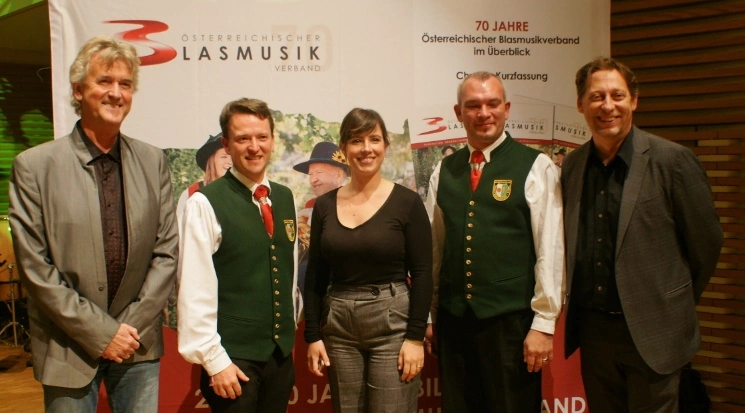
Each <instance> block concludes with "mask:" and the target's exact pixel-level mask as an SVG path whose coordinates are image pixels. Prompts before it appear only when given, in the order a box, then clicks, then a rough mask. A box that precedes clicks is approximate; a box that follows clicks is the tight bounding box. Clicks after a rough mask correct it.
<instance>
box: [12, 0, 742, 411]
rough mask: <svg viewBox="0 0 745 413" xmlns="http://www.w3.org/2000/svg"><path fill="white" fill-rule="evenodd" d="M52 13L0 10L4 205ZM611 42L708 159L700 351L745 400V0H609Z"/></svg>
mask: <svg viewBox="0 0 745 413" xmlns="http://www.w3.org/2000/svg"><path fill="white" fill-rule="evenodd" d="M48 24H49V23H48V14H47V5H46V2H42V3H39V4H36V5H34V6H30V7H27V8H25V9H22V10H20V11H13V12H11V13H9V14H8V15H4V16H2V17H0V214H7V193H8V176H9V172H10V163H11V162H12V159H13V157H14V156H15V155H16V154H17V153H19V152H20V151H22V150H24V149H26V148H28V147H31V146H34V145H36V144H38V143H40V142H43V141H45V140H49V139H52V137H53V133H52V124H51V121H52V114H51V112H52V105H51V80H50V78H51V76H50V73H49V66H50V56H49V55H50V52H49V27H48ZM578 24H583V23H582V22H578ZM611 54H612V56H613V57H615V58H618V59H619V60H621V61H623V62H624V63H626V64H627V65H629V66H630V67H631V68H632V69H634V70H635V72H636V73H637V76H638V78H639V81H640V85H641V97H640V99H639V107H638V109H637V111H636V114H635V123H636V124H637V125H638V126H639V127H642V128H644V129H647V130H650V131H653V132H655V133H657V134H659V135H661V136H664V137H666V138H668V139H671V140H673V141H676V142H678V143H680V144H682V145H685V146H688V147H690V148H691V149H692V150H693V151H694V152H695V153H696V154H697V155H698V156H699V158H700V159H701V161H702V162H703V164H704V166H705V167H706V169H707V172H708V176H709V179H710V182H711V185H712V188H713V191H714V197H715V201H716V206H717V210H718V212H719V215H720V217H721V223H722V227H723V229H724V232H725V243H724V248H723V249H722V256H721V258H720V261H719V264H718V266H717V271H716V274H715V276H714V278H713V279H712V281H711V283H710V285H709V286H708V288H707V290H706V292H705V293H704V297H703V299H702V301H701V303H700V305H699V306H698V310H699V318H700V320H701V326H702V334H703V344H702V347H701V350H700V351H699V353H698V354H697V356H696V357H695V358H694V360H693V362H694V367H696V368H697V369H698V370H699V371H701V372H702V375H703V378H704V380H705V383H706V385H707V388H708V390H709V393H710V395H711V397H712V401H713V406H712V407H713V411H715V412H743V411H745V93H743V92H745V1H743V0H612V1H611ZM62 132H65V131H62ZM40 167H42V166H40Z"/></svg>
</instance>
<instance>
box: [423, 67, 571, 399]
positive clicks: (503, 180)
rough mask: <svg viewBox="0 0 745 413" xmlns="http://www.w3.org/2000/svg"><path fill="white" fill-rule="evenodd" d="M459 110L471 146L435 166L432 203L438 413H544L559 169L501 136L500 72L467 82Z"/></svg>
mask: <svg viewBox="0 0 745 413" xmlns="http://www.w3.org/2000/svg"><path fill="white" fill-rule="evenodd" d="M454 109H455V114H456V116H457V117H458V120H459V121H461V122H462V123H463V127H464V129H465V130H466V133H467V139H468V145H467V146H466V147H464V148H462V149H460V150H458V151H456V152H455V153H454V154H452V155H450V156H447V157H445V158H443V160H442V162H441V163H440V164H439V165H437V166H436V167H435V170H434V172H433V173H432V176H431V178H430V186H429V195H428V198H427V209H428V211H429V213H430V218H431V220H432V240H433V245H434V266H433V271H434V274H433V276H434V280H435V289H434V299H433V305H432V319H433V321H434V324H433V325H432V326H430V328H429V329H428V334H427V341H428V343H427V345H428V346H431V345H432V344H433V343H432V341H434V340H435V339H436V342H437V348H438V351H437V353H438V358H439V364H440V376H441V378H440V380H441V383H442V411H443V413H456V412H457V413H463V412H468V413H484V412H514V413H530V412H535V413H539V412H540V411H541V374H540V371H541V369H542V368H543V367H544V366H545V365H546V364H547V363H549V362H550V361H551V359H552V358H553V333H554V327H555V324H556V319H557V318H558V316H559V311H560V309H561V298H562V294H563V291H562V290H563V288H564V274H563V270H564V232H563V226H562V218H561V217H562V202H561V189H560V186H559V170H558V168H557V167H556V165H554V163H553V161H552V160H551V158H550V157H548V156H547V155H545V154H543V153H541V152H540V151H538V150H536V149H532V148H529V147H527V146H525V145H522V144H520V143H518V142H516V141H515V140H513V139H512V137H510V135H509V134H508V133H507V132H505V130H504V126H505V122H506V120H507V118H508V116H509V112H510V102H509V101H507V98H506V94H505V91H504V86H503V85H502V82H501V80H500V79H499V78H498V77H497V76H495V75H494V74H491V73H487V72H478V73H473V74H471V75H469V76H468V77H467V78H466V79H465V80H463V82H462V83H461V84H460V85H459V87H458V103H457V104H456V105H455V107H454ZM432 327H436V328H432Z"/></svg>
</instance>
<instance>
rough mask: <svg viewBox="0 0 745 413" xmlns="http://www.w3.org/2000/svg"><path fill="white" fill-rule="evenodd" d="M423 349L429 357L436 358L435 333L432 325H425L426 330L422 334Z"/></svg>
mask: <svg viewBox="0 0 745 413" xmlns="http://www.w3.org/2000/svg"><path fill="white" fill-rule="evenodd" d="M424 348H425V349H426V350H427V353H429V355H430V356H433V357H437V332H436V331H435V325H434V324H432V323H430V324H427V330H426V331H425V332H424Z"/></svg>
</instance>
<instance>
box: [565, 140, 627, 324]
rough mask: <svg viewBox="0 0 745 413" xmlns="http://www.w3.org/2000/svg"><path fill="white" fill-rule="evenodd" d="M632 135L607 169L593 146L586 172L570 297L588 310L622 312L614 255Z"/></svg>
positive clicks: (622, 145)
mask: <svg viewBox="0 0 745 413" xmlns="http://www.w3.org/2000/svg"><path fill="white" fill-rule="evenodd" d="M632 133H633V132H632ZM632 133H629V135H628V136H626V138H625V139H624V142H623V143H622V144H621V147H620V148H619V150H618V153H617V154H616V156H615V157H614V158H613V159H612V160H611V161H610V162H609V163H608V165H605V164H603V162H602V161H601V159H600V158H599V157H598V156H597V151H596V149H595V147H594V144H593V147H592V150H591V152H590V156H589V158H588V160H587V166H586V168H585V175H584V179H585V182H584V185H583V187H582V200H581V205H580V219H579V233H578V234H577V235H578V244H577V260H576V266H575V271H574V276H573V280H574V281H573V283H572V292H571V293H572V300H575V303H577V304H578V305H579V306H580V307H583V308H585V309H588V310H596V311H602V312H607V313H612V314H616V313H621V312H622V308H621V300H620V298H619V296H618V287H617V285H616V274H615V254H616V238H617V235H618V215H619V212H620V210H621V196H622V194H623V185H624V182H625V181H626V177H627V176H628V172H629V169H630V168H631V160H632V157H633V153H634V147H633V140H632Z"/></svg>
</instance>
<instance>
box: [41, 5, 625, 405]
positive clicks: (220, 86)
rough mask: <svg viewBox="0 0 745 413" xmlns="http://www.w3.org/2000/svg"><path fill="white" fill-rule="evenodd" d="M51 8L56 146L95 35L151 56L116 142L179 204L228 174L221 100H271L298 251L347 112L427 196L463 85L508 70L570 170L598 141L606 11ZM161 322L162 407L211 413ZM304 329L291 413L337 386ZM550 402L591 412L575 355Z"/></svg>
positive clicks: (433, 383) (144, 58) (426, 388)
mask: <svg viewBox="0 0 745 413" xmlns="http://www.w3.org/2000/svg"><path fill="white" fill-rule="evenodd" d="M49 8H50V24H51V37H52V65H53V67H52V69H53V70H52V72H53V99H54V102H53V105H54V126H55V135H56V136H58V137H60V136H64V135H66V134H68V133H69V132H70V131H71V130H72V128H73V126H74V124H75V122H76V121H77V116H76V115H75V114H74V111H73V110H72V108H71V106H70V103H69V100H70V85H69V80H68V71H69V67H70V64H71V63H72V61H73V60H74V58H75V55H76V54H77V52H78V50H79V48H80V47H81V45H82V44H83V43H84V42H86V41H87V40H88V39H90V38H91V37H93V36H96V35H100V34H106V35H112V36H115V37H117V38H119V39H122V40H125V41H127V42H130V43H131V44H132V45H134V46H135V48H136V49H137V51H138V54H139V55H140V57H141V63H142V67H141V70H140V84H139V90H138V91H137V93H136V94H135V95H134V98H133V105H132V111H131V113H130V114H129V116H128V117H127V119H126V120H125V121H124V124H123V126H122V132H123V133H125V134H127V135H129V136H131V137H134V138H137V139H140V140H144V141H147V142H149V143H152V144H154V145H157V146H159V147H161V148H163V149H164V150H165V151H166V154H167V157H168V161H169V165H170V167H171V173H172V178H173V184H174V190H175V194H176V197H177V198H179V204H180V205H181V206H183V203H184V202H185V201H186V199H188V197H189V196H190V194H191V193H192V192H193V191H194V190H195V189H196V188H198V187H199V186H200V185H203V184H206V183H209V182H210V181H211V180H212V179H215V178H216V177H219V176H221V175H222V174H223V173H224V172H225V170H227V168H229V167H230V160H229V158H228V157H227V156H225V154H224V153H222V152H221V150H220V136H219V134H220V127H219V124H218V116H219V113H220V111H221V109H222V107H223V105H225V103H227V102H229V101H232V100H235V99H238V98H241V97H250V98H259V99H262V100H264V101H266V102H267V103H268V104H269V107H270V108H271V109H272V113H273V116H274V119H275V122H276V125H275V137H276V139H277V141H276V144H275V150H274V154H273V156H272V160H271V163H270V166H269V170H268V174H269V176H270V179H272V180H273V181H277V182H279V183H282V184H284V185H287V186H289V187H290V188H291V189H292V190H293V193H294V195H295V200H296V204H297V205H296V207H297V210H298V230H299V239H300V240H301V243H300V245H301V251H300V252H301V256H302V254H303V253H304V252H305V251H307V247H308V246H307V233H308V231H309V230H310V228H309V226H308V222H307V217H308V216H309V211H310V208H312V205H313V200H314V199H315V197H317V196H319V195H320V193H319V191H317V190H315V188H314V186H313V185H312V184H311V179H312V176H311V175H310V171H309V169H308V168H309V162H308V161H309V160H310V159H311V158H317V156H316V154H317V155H318V156H322V157H324V159H326V158H327V159H328V160H329V161H328V162H327V163H328V164H330V165H332V166H333V164H334V161H338V160H339V158H338V157H335V156H336V155H335V153H336V152H335V150H334V148H333V147H332V146H333V144H337V143H338V138H339V126H340V122H341V120H342V118H343V117H344V115H345V114H346V113H347V112H349V110H351V109H352V108H354V107H363V108H370V109H375V110H376V111H378V112H379V113H380V114H381V115H382V117H383V119H384V120H385V122H386V126H387V129H388V130H389V133H390V138H391V146H390V148H389V150H388V153H387V154H386V159H385V162H384V163H383V175H384V176H385V177H386V178H388V179H390V180H392V181H394V182H397V183H399V184H402V185H404V186H406V187H408V188H410V189H412V190H415V191H417V192H418V193H419V194H420V195H421V196H422V197H423V198H424V197H426V196H427V182H428V180H429V175H430V174H431V172H432V170H433V168H434V166H435V165H436V164H437V162H439V160H440V159H441V158H442V156H444V155H445V154H447V153H449V152H450V151H451V150H455V149H457V148H459V147H462V145H464V144H465V131H464V130H463V129H462V125H461V124H460V123H459V122H458V121H457V119H456V117H455V114H454V112H453V105H454V104H455V103H456V101H457V99H456V88H457V86H458V84H459V82H460V81H461V80H462V79H463V78H464V77H465V76H466V75H467V74H469V73H473V72H476V71H481V70H484V71H489V72H493V73H495V74H497V75H499V76H500V77H501V79H502V80H503V82H504V85H505V89H506V92H507V98H508V100H511V101H512V108H511V114H510V119H509V121H508V122H507V126H506V127H507V130H508V131H509V132H510V133H511V134H512V135H513V136H514V137H515V138H516V139H517V140H519V141H521V142H523V143H525V144H528V145H531V146H533V147H536V148H539V149H540V150H542V151H544V152H545V153H546V154H548V155H549V156H551V157H552V159H554V160H555V162H557V164H558V165H560V162H561V159H563V155H564V154H566V151H568V150H571V149H572V148H574V147H576V146H577V145H578V144H580V143H581V142H583V141H585V140H587V139H589V135H588V133H587V130H586V129H585V128H584V121H583V119H582V118H581V116H579V115H578V114H577V112H576V109H575V107H576V103H575V102H576V92H575V89H574V74H575V72H576V70H577V69H578V68H579V67H580V66H582V65H583V64H584V63H586V62H587V61H589V60H590V59H592V58H593V57H595V56H598V55H607V54H609V52H610V1H609V0H602V1H598V0H567V1H562V2H555V1H551V0H524V1H520V2H516V1H508V0H488V1H487V0H457V1H456V0H376V1H368V0H357V1H344V0H315V1H308V0H252V1H248V0H191V1H175V0H167V1H146V0H132V1H127V2H117V1H112V0H96V1H93V0H76V1H75V2H71V1H64V0H49ZM328 145H331V146H328ZM316 151H317V152H316ZM343 182H344V177H342V179H341V182H340V183H337V184H336V185H337V186H338V185H341V184H342V183H343ZM174 207H176V206H174ZM301 266H302V263H301ZM301 274H302V270H301ZM299 287H300V288H302V285H300V286H299ZM167 313H168V319H167V321H166V325H167V326H166V327H164V328H166V330H167V331H166V338H167V355H166V357H165V358H164V359H163V363H162V374H161V376H162V377H161V389H160V392H161V409H160V411H163V412H176V411H178V412H189V411H203V410H201V409H203V408H207V406H206V404H205V403H204V400H203V399H202V398H201V396H200V394H199V389H198V385H197V377H198V372H199V370H198V367H193V366H191V365H189V364H187V363H186V362H184V361H183V360H182V359H181V358H180V356H179V355H178V352H177V349H176V334H177V333H176V331H175V330H173V329H172V327H175V325H176V320H175V317H176V311H175V305H174V304H173V303H171V304H169V308H168V311H167ZM302 325H303V324H302V323H301V324H300V328H299V330H298V339H297V340H296V348H295V362H296V369H297V383H296V386H295V390H294V392H293V395H292V397H291V400H290V405H289V409H288V411H290V412H330V411H331V405H330V397H331V395H330V393H329V389H328V381H327V378H326V377H324V378H317V377H315V376H312V375H311V374H310V373H309V372H308V371H307V368H306V362H305V351H306V347H305V344H304V343H303V340H302ZM558 337H559V334H558V333H557V338H558ZM556 346H557V347H558V343H557V344H556ZM556 354H557V355H556V359H557V360H558V359H560V358H561V354H560V353H559V352H557V353H556ZM558 369H561V371H557V370H558ZM437 375H438V373H437V368H436V359H433V358H427V360H426V367H425V370H424V373H423V381H422V388H421V390H420V411H421V412H437V411H438V409H439V395H440V390H439V379H438V376H437ZM555 377H561V378H562V379H561V380H556V379H555ZM559 381H560V382H561V383H560V382H559ZM544 397H548V399H547V400H545V401H544V409H545V410H546V411H549V412H572V413H578V412H582V411H586V408H585V403H584V399H583V394H582V389H581V383H580V381H579V373H578V370H577V360H576V358H572V359H570V360H569V361H568V362H567V363H555V364H554V365H553V366H552V369H549V370H547V371H546V372H545V373H544Z"/></svg>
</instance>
